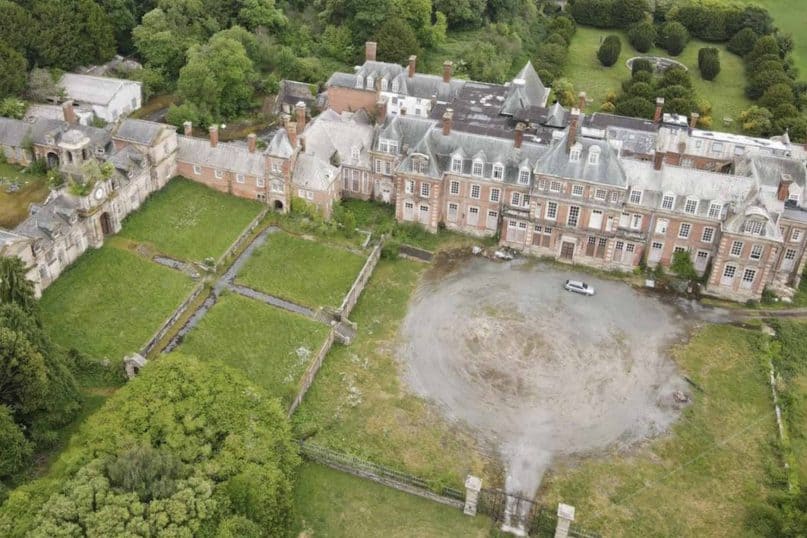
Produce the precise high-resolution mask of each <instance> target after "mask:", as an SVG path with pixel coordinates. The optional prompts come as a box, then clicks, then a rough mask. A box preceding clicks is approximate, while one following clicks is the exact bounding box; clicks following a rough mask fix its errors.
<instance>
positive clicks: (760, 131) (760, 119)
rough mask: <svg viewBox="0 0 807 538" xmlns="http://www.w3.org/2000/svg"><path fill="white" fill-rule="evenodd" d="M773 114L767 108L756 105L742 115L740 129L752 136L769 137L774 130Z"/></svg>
mask: <svg viewBox="0 0 807 538" xmlns="http://www.w3.org/2000/svg"><path fill="white" fill-rule="evenodd" d="M772 120H773V114H771V111H770V110H768V109H767V108H765V107H761V106H757V105H754V106H752V107H750V108H748V109H746V110H743V111H742V112H741V113H740V127H741V128H742V130H743V133H745V134H748V135H751V136H768V134H769V133H770V132H771V128H772Z"/></svg>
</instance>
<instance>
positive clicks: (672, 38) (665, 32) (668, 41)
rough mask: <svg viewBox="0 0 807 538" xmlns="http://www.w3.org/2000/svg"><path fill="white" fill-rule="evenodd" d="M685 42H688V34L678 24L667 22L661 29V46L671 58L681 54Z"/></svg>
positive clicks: (682, 26)
mask: <svg viewBox="0 0 807 538" xmlns="http://www.w3.org/2000/svg"><path fill="white" fill-rule="evenodd" d="M687 41H689V32H688V31H687V29H686V27H685V26H684V25H683V24H681V23H680V22H676V21H672V22H668V23H666V24H665V25H664V26H662V27H661V46H662V47H664V49H666V50H667V52H669V53H670V54H671V55H672V56H678V55H679V54H681V53H682V52H683V51H684V48H685V47H686V44H687Z"/></svg>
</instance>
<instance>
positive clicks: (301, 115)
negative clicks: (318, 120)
mask: <svg viewBox="0 0 807 538" xmlns="http://www.w3.org/2000/svg"><path fill="white" fill-rule="evenodd" d="M294 111H295V112H296V114H297V118H296V119H297V132H298V133H300V134H302V133H303V131H304V130H305V112H306V111H305V103H303V102H302V101H298V102H297V104H296V105H294Z"/></svg>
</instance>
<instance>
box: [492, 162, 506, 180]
mask: <svg viewBox="0 0 807 538" xmlns="http://www.w3.org/2000/svg"><path fill="white" fill-rule="evenodd" d="M503 177H504V166H502V165H501V164H498V163H496V164H494V165H493V179H502V178H503Z"/></svg>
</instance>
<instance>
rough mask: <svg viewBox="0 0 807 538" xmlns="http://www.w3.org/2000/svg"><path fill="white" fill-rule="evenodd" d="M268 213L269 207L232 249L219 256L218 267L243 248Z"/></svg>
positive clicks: (253, 221)
mask: <svg viewBox="0 0 807 538" xmlns="http://www.w3.org/2000/svg"><path fill="white" fill-rule="evenodd" d="M267 213H269V207H264V208H263V209H262V210H261V212H260V213H258V216H257V217H255V218H254V219H252V222H250V223H249V224H248V225H247V227H246V228H245V229H244V231H243V232H241V235H239V236H238V237H237V238H236V240H235V241H233V243H232V244H231V245H230V247H229V248H228V249H227V250H225V251H224V254H222V255H221V256H219V259H217V260H216V267H218V266H219V265H221V263H222V262H224V260H226V259H227V258H228V257H230V256H232V254H233V252H235V251H236V250H238V249H239V248H241V246H242V245H243V244H244V242H245V241H246V240H247V239H248V238H249V236H250V235H251V234H252V232H254V231H255V228H257V227H258V225H259V224H260V223H261V221H262V220H263V218H264V217H265V216H266V214H267Z"/></svg>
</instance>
